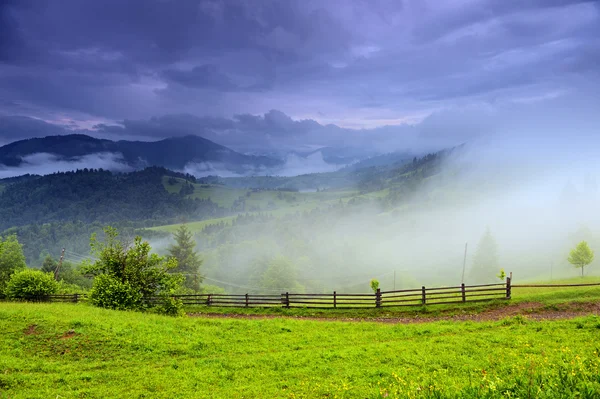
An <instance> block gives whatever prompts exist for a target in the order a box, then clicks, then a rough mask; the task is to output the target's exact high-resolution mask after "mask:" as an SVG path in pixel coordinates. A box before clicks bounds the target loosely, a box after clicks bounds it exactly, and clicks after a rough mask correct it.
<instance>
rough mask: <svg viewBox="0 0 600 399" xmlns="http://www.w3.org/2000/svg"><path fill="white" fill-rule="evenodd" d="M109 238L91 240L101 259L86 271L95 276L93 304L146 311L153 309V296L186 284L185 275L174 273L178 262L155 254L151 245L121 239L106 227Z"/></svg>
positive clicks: (167, 292) (85, 267)
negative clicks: (149, 308)
mask: <svg viewBox="0 0 600 399" xmlns="http://www.w3.org/2000/svg"><path fill="white" fill-rule="evenodd" d="M104 235H105V239H104V241H103V242H101V241H99V240H98V239H97V237H96V234H92V238H91V240H90V246H91V249H92V250H91V252H92V254H93V255H95V257H96V258H97V259H98V260H96V261H95V262H94V263H87V264H86V265H85V266H84V272H86V273H89V274H92V275H93V276H95V277H96V278H95V280H94V285H93V286H92V290H91V291H90V301H91V302H92V304H94V305H96V306H100V307H106V308H112V309H143V308H146V307H150V306H151V303H150V302H149V301H148V300H147V299H148V298H150V297H156V296H162V297H164V299H165V302H166V301H167V296H168V295H169V294H172V293H173V292H174V291H175V290H176V289H177V288H178V287H179V286H180V284H181V282H182V281H183V276H181V275H180V274H178V273H172V272H173V270H174V269H176V268H177V260H176V259H174V258H165V257H162V256H158V255H157V254H151V253H150V250H151V247H150V244H148V242H146V241H142V238H141V237H139V236H138V237H135V239H134V241H133V243H131V244H129V243H125V242H123V241H121V240H120V239H119V234H118V232H117V230H116V229H114V228H112V227H106V228H105V229H104Z"/></svg>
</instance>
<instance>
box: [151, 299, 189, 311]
mask: <svg viewBox="0 0 600 399" xmlns="http://www.w3.org/2000/svg"><path fill="white" fill-rule="evenodd" d="M155 311H156V313H160V314H165V315H169V316H184V315H185V311H184V310H183V302H181V299H177V298H173V297H165V298H164V301H163V302H162V303H161V304H160V305H158V306H156V307H155Z"/></svg>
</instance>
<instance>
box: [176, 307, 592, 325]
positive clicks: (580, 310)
mask: <svg viewBox="0 0 600 399" xmlns="http://www.w3.org/2000/svg"><path fill="white" fill-rule="evenodd" d="M587 315H600V302H567V303H562V304H558V305H544V304H542V303H539V302H520V303H515V304H511V305H507V306H503V307H499V308H495V309H488V310H484V311H482V312H479V313H475V312H472V313H467V312H465V313H458V314H452V315H439V316H432V315H428V314H423V315H419V314H417V315H414V316H413V315H411V316H406V317H394V316H390V317H364V318H362V317H327V316H323V317H314V316H306V317H305V316H282V315H249V314H217V313H191V314H189V315H188V316H189V317H203V318H216V319H275V318H284V319H298V320H316V321H343V322H376V323H395V324H398V323H400V324H409V323H427V322H432V321H441V320H447V321H495V320H502V319H504V318H506V317H513V316H523V317H525V318H528V319H533V320H561V319H571V318H574V317H579V316H587Z"/></svg>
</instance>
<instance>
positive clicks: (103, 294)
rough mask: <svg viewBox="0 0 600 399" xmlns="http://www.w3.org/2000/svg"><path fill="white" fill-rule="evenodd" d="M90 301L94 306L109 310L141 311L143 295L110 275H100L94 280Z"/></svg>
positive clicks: (127, 283)
mask: <svg viewBox="0 0 600 399" xmlns="http://www.w3.org/2000/svg"><path fill="white" fill-rule="evenodd" d="M89 300H90V302H91V303H92V305H95V306H99V307H102V308H108V309H117V310H125V309H141V308H142V307H143V302H142V294H141V292H140V291H139V290H136V289H135V288H134V287H132V286H131V284H129V282H127V281H125V282H122V281H120V280H118V279H117V278H115V277H113V276H110V275H108V274H100V275H98V276H96V278H95V279H94V285H93V286H92V289H91V290H90V295H89Z"/></svg>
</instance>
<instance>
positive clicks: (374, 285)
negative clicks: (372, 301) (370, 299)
mask: <svg viewBox="0 0 600 399" xmlns="http://www.w3.org/2000/svg"><path fill="white" fill-rule="evenodd" d="M371 289H372V290H373V292H374V293H377V290H378V289H379V280H377V279H371Z"/></svg>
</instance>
